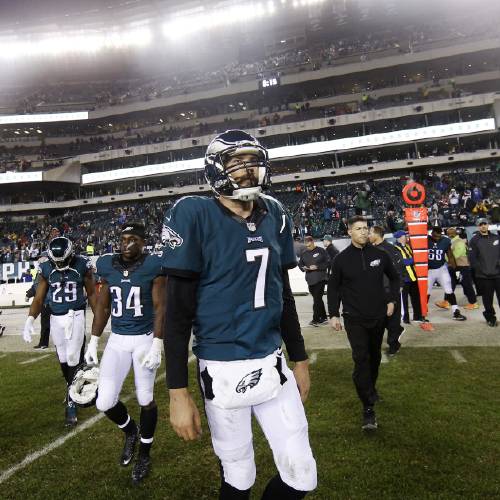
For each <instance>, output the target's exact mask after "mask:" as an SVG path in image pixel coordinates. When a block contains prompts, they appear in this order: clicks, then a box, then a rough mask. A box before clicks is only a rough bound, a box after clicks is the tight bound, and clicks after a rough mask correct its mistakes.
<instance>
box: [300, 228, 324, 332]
mask: <svg viewBox="0 0 500 500" xmlns="http://www.w3.org/2000/svg"><path fill="white" fill-rule="evenodd" d="M304 243H305V244H306V249H305V250H304V251H303V252H302V254H301V255H300V260H299V268H300V270H301V271H302V272H305V273H306V282H307V285H308V287H309V293H310V294H311V295H312V298H313V319H312V321H311V322H310V323H309V324H310V325H311V326H319V325H323V324H325V325H326V324H328V319H327V317H326V310H325V304H324V302H323V294H324V293H325V286H326V281H327V279H328V276H327V272H328V268H329V266H330V259H329V258H328V253H327V251H326V250H325V249H324V248H321V247H317V246H316V245H315V244H314V239H313V238H312V236H306V237H305V238H304Z"/></svg>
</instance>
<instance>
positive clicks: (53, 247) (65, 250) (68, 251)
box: [47, 236, 74, 271]
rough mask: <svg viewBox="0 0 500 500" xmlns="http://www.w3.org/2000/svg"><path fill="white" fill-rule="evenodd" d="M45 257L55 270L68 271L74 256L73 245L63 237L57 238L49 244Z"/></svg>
mask: <svg viewBox="0 0 500 500" xmlns="http://www.w3.org/2000/svg"><path fill="white" fill-rule="evenodd" d="M47 255H48V257H49V259H50V260H51V261H52V262H53V263H54V265H55V266H56V268H57V269H59V270H60V271H64V270H65V269H68V267H69V264H70V262H71V259H72V258H73V255H74V251H73V243H71V240H69V239H68V238H65V237H64V236H58V237H57V238H54V239H53V240H51V242H50V243H49V248H48V249H47Z"/></svg>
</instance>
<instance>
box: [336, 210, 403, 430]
mask: <svg viewBox="0 0 500 500" xmlns="http://www.w3.org/2000/svg"><path fill="white" fill-rule="evenodd" d="M349 236H350V237H351V244H350V245H349V246H348V247H347V248H346V249H345V250H343V251H342V252H340V253H339V255H338V256H337V257H336V259H335V261H334V263H333V271H332V275H331V277H330V279H329V281H328V312H329V315H330V318H331V319H330V324H331V326H332V328H334V329H335V330H341V329H342V325H341V323H340V317H339V316H340V315H339V308H340V302H342V305H343V316H344V323H345V328H346V332H347V338H348V339H349V343H350V344H351V349H352V358H353V361H354V371H353V374H352V378H353V381H354V385H355V386H356V391H357V393H358V396H359V399H360V400H361V402H362V403H363V425H362V428H363V429H364V430H374V429H376V428H377V419H376V417H375V411H374V405H375V402H376V401H377V399H378V395H377V390H376V388H375V384H376V382H377V377H378V370H379V366H380V360H381V357H382V356H381V352H380V348H381V345H382V338H383V336H384V328H385V323H386V318H387V317H388V316H389V317H390V316H392V315H393V314H394V309H395V305H396V303H397V300H398V295H399V286H400V276H399V274H398V272H397V271H396V269H395V268H394V265H393V264H392V262H391V259H390V258H389V256H388V255H387V254H386V253H385V252H383V251H382V250H380V249H378V248H376V247H374V246H372V245H370V244H369V243H368V225H367V222H366V219H365V218H364V217H361V216H355V217H352V218H351V219H349ZM384 275H385V276H387V277H388V278H389V285H390V293H389V296H387V294H386V292H385V288H384Z"/></svg>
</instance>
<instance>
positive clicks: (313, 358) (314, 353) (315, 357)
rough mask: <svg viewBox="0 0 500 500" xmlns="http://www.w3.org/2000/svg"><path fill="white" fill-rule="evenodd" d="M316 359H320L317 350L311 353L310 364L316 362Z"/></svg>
mask: <svg viewBox="0 0 500 500" xmlns="http://www.w3.org/2000/svg"><path fill="white" fill-rule="evenodd" d="M316 361H318V353H317V352H313V353H312V354H311V357H310V358H309V364H310V365H314V363H316Z"/></svg>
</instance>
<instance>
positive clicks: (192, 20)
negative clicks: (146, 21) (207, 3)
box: [163, 0, 323, 41]
mask: <svg viewBox="0 0 500 500" xmlns="http://www.w3.org/2000/svg"><path fill="white" fill-rule="evenodd" d="M321 1H323V0H321ZM283 3H284V2H283V0H282V1H281V4H283ZM275 13H276V3H275V1H274V0H268V1H266V2H256V3H249V4H239V5H233V6H229V7H226V8H224V9H222V8H218V9H212V10H205V9H204V8H203V9H196V10H191V11H187V12H183V13H182V14H180V15H178V16H175V17H172V18H171V19H170V20H169V21H168V22H166V23H165V24H164V25H163V34H164V35H165V37H166V38H168V39H169V40H171V41H176V40H179V39H181V38H185V37H186V36H188V35H190V34H192V33H196V32H200V31H206V30H209V29H213V28H218V27H222V26H228V25H232V24H239V23H247V22H248V21H250V20H252V19H258V18H261V17H265V16H272V15H274V14H275Z"/></svg>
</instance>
